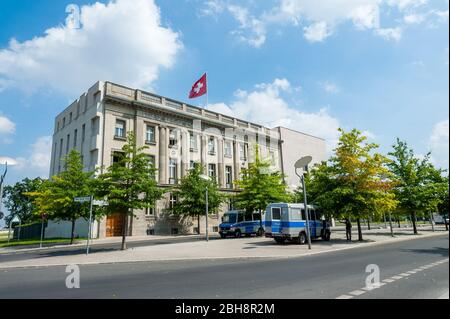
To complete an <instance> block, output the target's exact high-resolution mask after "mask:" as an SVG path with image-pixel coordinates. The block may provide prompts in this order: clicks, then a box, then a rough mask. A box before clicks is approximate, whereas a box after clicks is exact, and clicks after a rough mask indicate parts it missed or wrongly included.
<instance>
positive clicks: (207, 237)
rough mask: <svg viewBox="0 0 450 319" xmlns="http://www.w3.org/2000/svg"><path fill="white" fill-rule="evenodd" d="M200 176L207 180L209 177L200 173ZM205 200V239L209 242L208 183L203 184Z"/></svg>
mask: <svg viewBox="0 0 450 319" xmlns="http://www.w3.org/2000/svg"><path fill="white" fill-rule="evenodd" d="M200 178H201V179H203V180H204V181H206V182H209V181H210V180H211V178H210V177H209V176H207V175H200ZM205 200H206V241H207V242H209V230H208V217H209V194H208V185H206V186H205Z"/></svg>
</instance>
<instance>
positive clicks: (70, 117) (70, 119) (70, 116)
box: [69, 112, 72, 124]
mask: <svg viewBox="0 0 450 319" xmlns="http://www.w3.org/2000/svg"><path fill="white" fill-rule="evenodd" d="M70 123H72V112H70V115H69V124H70Z"/></svg>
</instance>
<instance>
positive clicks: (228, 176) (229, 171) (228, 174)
mask: <svg viewBox="0 0 450 319" xmlns="http://www.w3.org/2000/svg"><path fill="white" fill-rule="evenodd" d="M225 180H226V187H227V188H229V189H231V188H233V167H231V166H226V167H225Z"/></svg>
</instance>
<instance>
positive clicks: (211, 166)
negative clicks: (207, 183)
mask: <svg viewBox="0 0 450 319" xmlns="http://www.w3.org/2000/svg"><path fill="white" fill-rule="evenodd" d="M208 176H209V177H211V179H215V178H216V176H217V175H216V164H208Z"/></svg>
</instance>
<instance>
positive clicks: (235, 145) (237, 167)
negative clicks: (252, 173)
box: [233, 141, 240, 181]
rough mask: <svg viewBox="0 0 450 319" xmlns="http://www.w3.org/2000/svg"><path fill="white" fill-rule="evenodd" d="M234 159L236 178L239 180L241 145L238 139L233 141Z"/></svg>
mask: <svg viewBox="0 0 450 319" xmlns="http://www.w3.org/2000/svg"><path fill="white" fill-rule="evenodd" d="M233 161H234V169H233V171H234V180H235V181H237V180H239V177H240V176H239V173H240V164H239V162H240V154H239V145H238V142H237V141H233Z"/></svg>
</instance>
